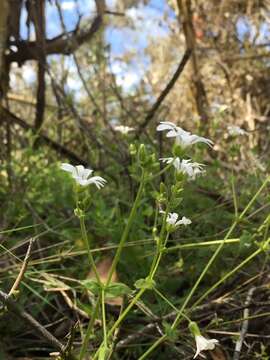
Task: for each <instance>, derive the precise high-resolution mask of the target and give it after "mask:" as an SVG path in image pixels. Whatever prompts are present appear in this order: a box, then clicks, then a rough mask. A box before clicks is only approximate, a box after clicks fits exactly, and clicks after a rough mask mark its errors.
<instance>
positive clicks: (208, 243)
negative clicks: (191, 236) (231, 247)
mask: <svg viewBox="0 0 270 360" xmlns="http://www.w3.org/2000/svg"><path fill="white" fill-rule="evenodd" d="M222 242H224V240H212V241H204V242H199V243H192V244H183V245H175V246H171V247H170V248H167V249H165V250H164V251H165V252H166V253H168V252H171V251H174V250H182V249H193V248H200V247H205V246H213V245H219V244H221V243H222ZM239 242H240V239H239V238H235V239H227V240H225V244H235V243H239Z"/></svg>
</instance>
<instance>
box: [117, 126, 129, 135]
mask: <svg viewBox="0 0 270 360" xmlns="http://www.w3.org/2000/svg"><path fill="white" fill-rule="evenodd" d="M114 130H116V131H119V132H120V133H121V134H123V135H126V134H128V133H129V132H130V131H134V128H132V127H129V126H124V125H116V126H114Z"/></svg>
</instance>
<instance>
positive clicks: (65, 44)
mask: <svg viewBox="0 0 270 360" xmlns="http://www.w3.org/2000/svg"><path fill="white" fill-rule="evenodd" d="M101 24H102V15H101V14H99V13H98V15H97V16H96V17H95V19H94V21H93V22H92V24H91V25H90V26H89V27H87V28H84V29H82V28H81V29H75V30H73V31H72V32H69V33H68V34H61V35H60V36H57V37H55V38H53V39H50V40H45V41H44V52H45V53H46V55H52V54H63V55H70V54H71V53H73V52H74V51H76V50H77V49H78V48H79V47H80V46H81V45H82V44H83V43H85V42H86V41H90V40H91V39H92V38H93V36H94V35H95V33H96V32H97V31H98V30H99V28H100V26H101ZM15 45H16V46H17V48H18V51H16V52H11V53H10V54H8V55H7V56H6V60H7V62H8V63H11V62H18V63H19V64H22V63H24V62H25V61H27V60H39V58H40V46H39V43H38V42H37V41H25V40H20V41H17V42H16V44H15Z"/></svg>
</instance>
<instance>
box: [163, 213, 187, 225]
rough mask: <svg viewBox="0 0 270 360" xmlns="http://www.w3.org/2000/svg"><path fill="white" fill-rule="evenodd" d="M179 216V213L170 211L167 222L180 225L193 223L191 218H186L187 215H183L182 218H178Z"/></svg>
mask: <svg viewBox="0 0 270 360" xmlns="http://www.w3.org/2000/svg"><path fill="white" fill-rule="evenodd" d="M178 217H179V215H178V214H177V213H168V215H167V219H166V223H167V224H168V225H172V226H179V225H185V226H186V225H189V224H191V220H190V219H188V218H186V217H185V216H183V217H182V219H181V220H178ZM177 220H178V221H177Z"/></svg>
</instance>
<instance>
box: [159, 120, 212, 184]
mask: <svg viewBox="0 0 270 360" xmlns="http://www.w3.org/2000/svg"><path fill="white" fill-rule="evenodd" d="M157 131H167V134H166V136H167V137H174V138H175V139H176V143H177V144H178V145H180V146H181V148H182V149H185V148H187V147H189V146H191V145H193V144H196V143H204V144H207V145H208V146H213V142H212V141H211V140H210V139H207V138H205V137H202V136H198V135H194V134H191V133H190V132H188V131H186V130H183V129H182V128H180V127H179V126H176V125H175V124H173V123H171V122H169V121H166V122H161V123H160V124H159V125H158V127H157ZM160 160H161V161H163V162H165V163H166V164H173V166H174V168H175V170H176V172H178V173H182V174H185V175H187V176H188V178H189V179H191V180H195V179H196V177H197V176H198V175H201V174H202V173H204V172H205V170H204V169H203V166H204V165H203V164H199V163H197V162H192V160H191V159H182V160H181V159H180V158H179V157H175V158H172V157H169V158H161V159H160Z"/></svg>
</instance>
